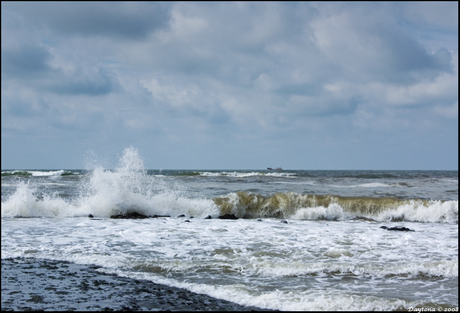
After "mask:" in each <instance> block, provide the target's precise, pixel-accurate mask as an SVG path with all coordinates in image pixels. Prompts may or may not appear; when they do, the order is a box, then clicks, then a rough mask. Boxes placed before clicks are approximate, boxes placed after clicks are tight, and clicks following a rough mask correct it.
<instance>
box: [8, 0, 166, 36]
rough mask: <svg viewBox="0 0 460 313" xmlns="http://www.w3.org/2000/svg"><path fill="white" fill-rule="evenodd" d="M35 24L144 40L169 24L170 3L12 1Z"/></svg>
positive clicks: (11, 5)
mask: <svg viewBox="0 0 460 313" xmlns="http://www.w3.org/2000/svg"><path fill="white" fill-rule="evenodd" d="M5 7H7V8H8V9H10V10H14V11H20V12H21V13H22V14H23V16H24V18H26V19H27V20H28V22H29V23H31V24H32V25H34V26H38V27H46V28H48V29H50V30H51V31H55V32H58V33H62V34H63V35H67V36H68V35H79V36H103V37H104V36H107V37H112V38H119V39H123V40H141V39H145V38H146V36H147V35H148V34H149V33H150V32H152V31H155V30H158V29H162V28H164V27H166V26H167V25H168V21H169V12H168V11H169V4H167V3H166V4H165V3H148V2H133V3H129V4H128V3H127V2H88V3H85V4H84V5H81V4H79V3H76V2H59V3H49V2H39V3H38V2H37V3H20V2H19V3H9V4H6V5H5Z"/></svg>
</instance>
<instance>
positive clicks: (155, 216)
mask: <svg viewBox="0 0 460 313" xmlns="http://www.w3.org/2000/svg"><path fill="white" fill-rule="evenodd" d="M149 217H153V218H157V217H171V216H169V215H156V214H155V215H150V216H149Z"/></svg>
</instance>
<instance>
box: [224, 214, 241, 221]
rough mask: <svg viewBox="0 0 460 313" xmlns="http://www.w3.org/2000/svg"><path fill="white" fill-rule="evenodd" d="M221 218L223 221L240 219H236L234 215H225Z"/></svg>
mask: <svg viewBox="0 0 460 313" xmlns="http://www.w3.org/2000/svg"><path fill="white" fill-rule="evenodd" d="M219 218H220V219H222V220H237V219H238V217H236V216H235V215H233V214H224V215H221V216H219Z"/></svg>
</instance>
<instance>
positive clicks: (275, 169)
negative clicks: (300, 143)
mask: <svg viewBox="0 0 460 313" xmlns="http://www.w3.org/2000/svg"><path fill="white" fill-rule="evenodd" d="M267 170H269V171H282V170H283V169H282V168H281V167H277V168H271V167H267Z"/></svg>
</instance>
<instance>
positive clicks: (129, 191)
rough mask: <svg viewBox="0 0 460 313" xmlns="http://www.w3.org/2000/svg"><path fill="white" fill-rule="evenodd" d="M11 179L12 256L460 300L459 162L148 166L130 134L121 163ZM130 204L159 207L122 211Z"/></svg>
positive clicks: (329, 306)
mask: <svg viewBox="0 0 460 313" xmlns="http://www.w3.org/2000/svg"><path fill="white" fill-rule="evenodd" d="M1 187H2V196H1V201H2V203H1V226H2V230H1V231H2V238H1V240H2V253H1V257H2V260H3V259H9V258H18V257H19V258H36V259H45V260H59V261H66V262H72V263H75V264H85V265H96V266H100V267H101V268H99V269H98V271H102V272H105V273H114V274H116V275H118V276H122V277H130V278H135V279H142V280H148V281H152V282H155V283H159V284H163V285H168V286H173V287H179V288H184V289H187V290H190V291H192V292H194V293H201V294H206V295H209V296H212V297H214V298H218V299H224V300H228V301H232V302H234V303H238V304H241V305H245V306H255V307H259V308H266V309H273V310H379V311H382V310H383V311H386V310H401V309H403V310H419V311H421V310H428V311H430V310H436V311H455V310H457V311H458V171H396V170H395V171H364V170H346V171H345V170H344V171H338V170H337V171H323V170H280V171H269V170H256V169H255V170H206V169H203V170H186V169H184V170H162V169H145V168H144V161H143V158H142V156H140V155H139V153H138V151H137V150H136V149H135V148H132V147H131V148H127V149H126V150H125V151H124V153H123V155H122V156H121V157H120V160H119V164H118V166H117V167H116V168H113V169H105V168H102V167H94V168H91V169H84V170H73V169H53V170H43V169H42V170H40V169H34V170H33V169H31V170H15V169H4V170H3V169H2V185H1ZM132 212H137V213H140V214H144V215H147V216H151V217H150V218H144V219H114V218H110V216H112V215H116V214H126V213H132ZM90 214H91V215H92V216H93V217H92V218H90V217H89V215H90ZM225 214H232V215H234V216H236V217H238V219H220V218H219V216H223V215H225ZM153 216H156V217H153ZM382 226H386V227H388V228H392V227H405V228H408V229H410V230H411V231H392V230H388V229H384V228H381V227H382ZM4 288H7V286H6V287H5V286H2V293H3V289H4Z"/></svg>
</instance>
